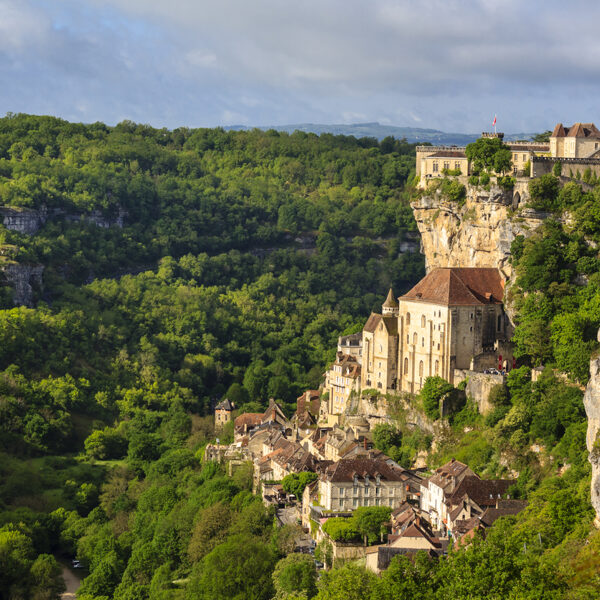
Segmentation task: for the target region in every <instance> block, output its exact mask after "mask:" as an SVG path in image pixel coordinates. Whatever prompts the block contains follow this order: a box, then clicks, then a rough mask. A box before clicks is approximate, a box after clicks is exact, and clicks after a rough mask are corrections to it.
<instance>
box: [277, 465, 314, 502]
mask: <svg viewBox="0 0 600 600" xmlns="http://www.w3.org/2000/svg"><path fill="white" fill-rule="evenodd" d="M318 477H319V476H318V475H317V474H316V473H313V472H312V471H302V472H300V473H290V474H289V475H286V476H285V477H284V478H283V479H282V480H281V487H283V489H284V490H285V491H286V492H287V493H288V494H294V496H296V498H302V494H303V493H304V488H305V487H306V486H307V485H308V484H309V483H312V482H313V481H316V480H317V479H318Z"/></svg>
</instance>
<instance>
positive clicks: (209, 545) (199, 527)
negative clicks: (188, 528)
mask: <svg viewBox="0 0 600 600" xmlns="http://www.w3.org/2000/svg"><path fill="white" fill-rule="evenodd" d="M231 519H232V514H231V509H230V508H229V507H228V506H227V505H226V504H224V503H222V502H217V504H214V505H213V506H209V507H208V508H205V509H203V510H201V511H199V513H198V515H197V516H196V524H195V525H194V530H193V531H192V537H191V539H190V543H189V546H188V556H189V557H190V560H191V561H192V562H193V563H195V562H197V561H199V560H200V559H201V558H202V557H204V556H206V555H207V554H208V553H209V552H211V551H212V550H213V548H215V547H216V546H218V545H219V544H220V543H222V542H224V541H225V540H226V539H227V532H228V529H229V526H230V524H231Z"/></svg>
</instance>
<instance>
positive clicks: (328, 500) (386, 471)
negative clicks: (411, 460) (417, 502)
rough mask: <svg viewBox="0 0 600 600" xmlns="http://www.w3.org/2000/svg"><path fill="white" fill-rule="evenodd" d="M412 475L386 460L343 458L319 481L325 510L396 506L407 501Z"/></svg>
mask: <svg viewBox="0 0 600 600" xmlns="http://www.w3.org/2000/svg"><path fill="white" fill-rule="evenodd" d="M409 479H410V476H409V474H407V473H406V472H405V471H404V469H402V468H401V467H394V466H392V465H389V464H388V463H387V462H386V461H385V460H382V459H370V458H354V459H342V460H339V461H337V462H336V463H334V464H332V465H331V466H330V467H328V468H327V469H326V470H325V472H324V473H323V474H322V475H321V477H320V478H319V496H320V499H321V506H323V507H324V508H325V510H334V511H339V510H341V511H343V510H354V509H356V508H358V507H359V506H391V507H392V508H393V507H396V506H399V505H400V504H402V502H404V500H405V499H406V489H407V486H408V482H409Z"/></svg>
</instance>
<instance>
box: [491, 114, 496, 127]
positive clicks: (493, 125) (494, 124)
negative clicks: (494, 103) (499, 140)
mask: <svg viewBox="0 0 600 600" xmlns="http://www.w3.org/2000/svg"><path fill="white" fill-rule="evenodd" d="M495 126H496V115H494V122H493V123H492V127H495Z"/></svg>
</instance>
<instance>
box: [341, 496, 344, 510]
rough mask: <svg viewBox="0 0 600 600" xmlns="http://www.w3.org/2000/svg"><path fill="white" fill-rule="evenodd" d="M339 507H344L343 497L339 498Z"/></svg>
mask: <svg viewBox="0 0 600 600" xmlns="http://www.w3.org/2000/svg"><path fill="white" fill-rule="evenodd" d="M340 508H344V499H343V498H342V499H341V500H340Z"/></svg>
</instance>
